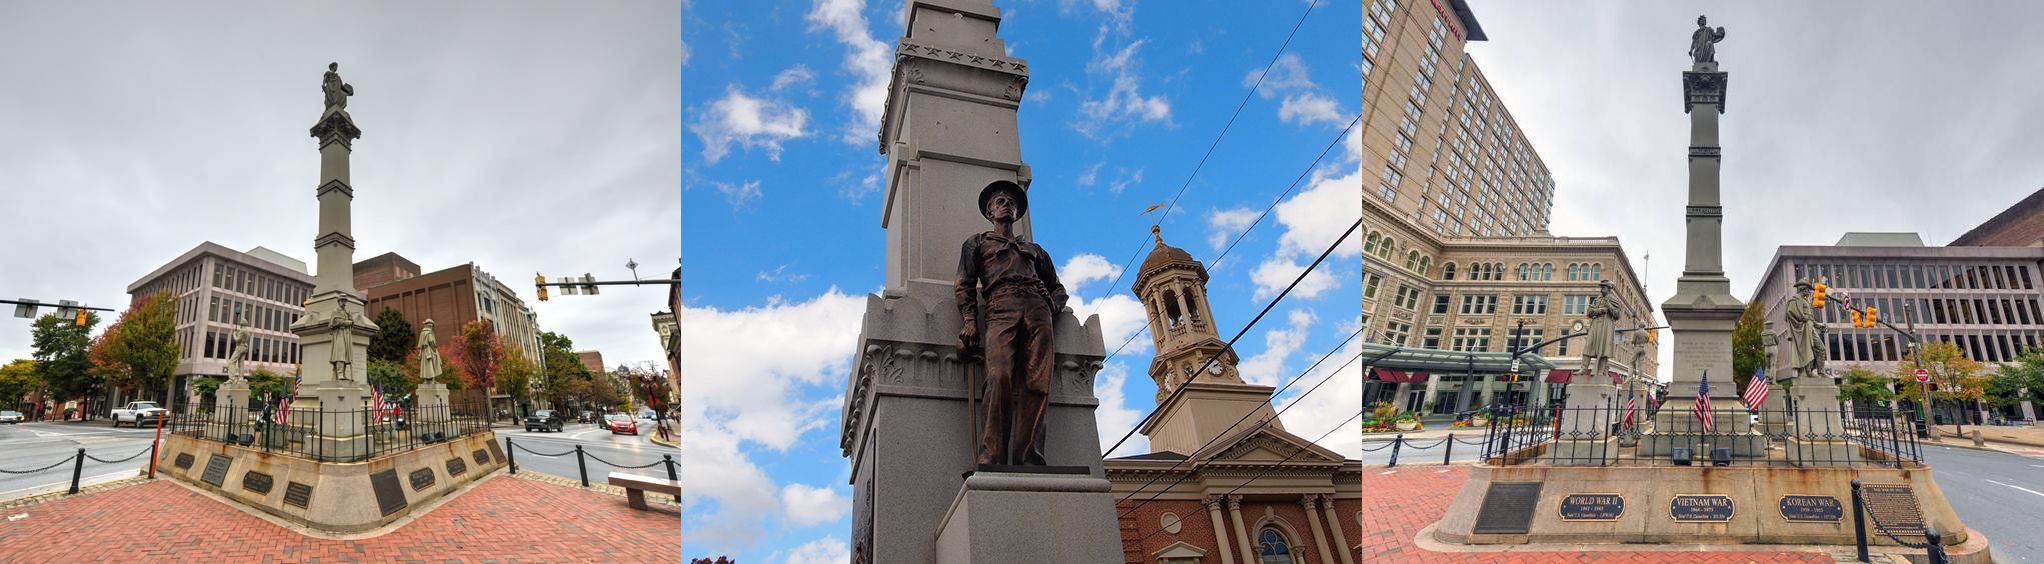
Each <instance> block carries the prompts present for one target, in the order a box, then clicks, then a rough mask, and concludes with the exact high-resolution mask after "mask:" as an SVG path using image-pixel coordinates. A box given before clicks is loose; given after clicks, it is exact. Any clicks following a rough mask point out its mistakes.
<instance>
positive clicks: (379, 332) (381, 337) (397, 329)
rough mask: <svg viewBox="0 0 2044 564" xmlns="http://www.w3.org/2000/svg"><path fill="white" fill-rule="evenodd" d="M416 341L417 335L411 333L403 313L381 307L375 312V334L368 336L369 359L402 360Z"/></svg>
mask: <svg viewBox="0 0 2044 564" xmlns="http://www.w3.org/2000/svg"><path fill="white" fill-rule="evenodd" d="M418 342H419V336H418V335H416V334H413V333H412V324H411V323H410V322H408V321H405V314H403V313H399V312H398V311H397V310H395V309H391V308H387V307H386V308H383V311H379V312H376V334H375V335H372V336H370V337H369V361H370V362H371V363H374V362H376V361H378V360H381V361H385V362H390V363H392V364H396V363H399V362H404V359H405V355H407V354H411V352H412V347H414V346H417V345H418Z"/></svg>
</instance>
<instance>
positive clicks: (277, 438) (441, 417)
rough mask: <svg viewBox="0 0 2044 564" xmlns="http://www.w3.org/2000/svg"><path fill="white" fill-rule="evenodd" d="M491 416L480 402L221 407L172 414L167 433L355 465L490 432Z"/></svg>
mask: <svg viewBox="0 0 2044 564" xmlns="http://www.w3.org/2000/svg"><path fill="white" fill-rule="evenodd" d="M350 407H353V406H350ZM488 416H489V404H488V403H487V402H479V401H462V402H457V403H452V404H447V405H429V406H424V407H413V406H403V405H392V406H390V407H387V408H384V409H371V408H368V407H362V408H351V409H335V408H329V407H326V406H320V407H291V408H288V409H271V408H248V407H241V406H225V407H218V406H216V407H214V408H212V409H210V410H203V411H202V410H184V411H176V412H173V415H172V417H171V420H170V422H169V423H168V425H167V426H166V427H165V429H164V430H165V431H166V432H169V433H174V434H178V435H184V436H187V437H194V438H199V439H205V440H212V441H220V442H224V443H231V444H237V445H241V446H244V447H248V448H254V449H260V450H262V451H264V452H272V453H278V454H287V455H291V456H297V457H300V458H307V459H312V460H322V461H331V462H353V461H360V460H368V459H371V458H375V457H378V456H382V455H385V454H389V453H393V452H401V451H405V450H410V449H415V448H418V447H420V446H423V445H430V444H436V443H443V442H447V441H450V440H454V439H458V438H462V437H466V436H469V435H474V434H478V433H482V432H486V431H489V430H490V421H489V418H488Z"/></svg>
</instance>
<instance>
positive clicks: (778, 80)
mask: <svg viewBox="0 0 2044 564" xmlns="http://www.w3.org/2000/svg"><path fill="white" fill-rule="evenodd" d="M815 79H816V74H815V73H812V72H809V66H808V65H795V66H793V67H789V68H788V70H784V71H781V72H780V74H776V75H774V85H773V86H769V87H767V89H768V90H780V89H782V88H787V87H790V86H798V85H802V84H806V83H808V82H809V81H811V80H815Z"/></svg>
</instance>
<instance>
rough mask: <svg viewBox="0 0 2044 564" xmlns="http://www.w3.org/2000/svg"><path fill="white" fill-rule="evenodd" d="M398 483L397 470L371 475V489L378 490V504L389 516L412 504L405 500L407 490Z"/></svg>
mask: <svg viewBox="0 0 2044 564" xmlns="http://www.w3.org/2000/svg"><path fill="white" fill-rule="evenodd" d="M403 487H404V486H400V485H398V483H397V470H384V471H382V472H377V473H375V474H370V475H369V489H371V490H375V491H376V506H377V508H378V509H381V510H383V514H384V515H386V516H388V515H390V514H392V513H397V512H398V511H399V510H402V509H404V508H405V507H407V506H409V505H410V502H407V501H405V491H404V489H402V488H403Z"/></svg>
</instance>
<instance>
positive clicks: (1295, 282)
mask: <svg viewBox="0 0 2044 564" xmlns="http://www.w3.org/2000/svg"><path fill="white" fill-rule="evenodd" d="M1362 226H1363V218H1361V217H1357V218H1356V222H1355V223H1351V224H1349V226H1348V230H1347V231H1343V232H1342V233H1341V238H1340V239H1335V240H1334V244H1332V245H1328V246H1327V250H1326V251H1322V252H1321V253H1320V256H1319V257H1318V258H1315V259H1313V264H1310V265H1306V269H1305V270H1302V271H1300V272H1299V276H1298V277H1297V278H1293V279H1292V283H1291V284H1286V285H1285V289H1284V291H1282V292H1278V295H1277V296H1276V297H1273V298H1271V300H1270V303H1268V304H1264V306H1263V311H1259V312H1256V317H1255V318H1252V319H1250V320H1249V324H1248V325H1244V326H1242V330H1241V331H1237V332H1235V336H1234V337H1230V338H1229V339H1228V343H1227V344H1225V345H1222V347H1221V350H1219V351H1216V352H1215V353H1214V355H1213V356H1210V357H1207V361H1206V363H1205V364H1202V365H1200V367H1199V370H1197V371H1194V372H1193V374H1192V376H1191V377H1188V378H1186V379H1185V383H1186V384H1190V383H1192V382H1193V381H1195V380H1198V379H1199V376H1200V375H1201V374H1205V373H1206V371H1207V368H1208V367H1210V366H1212V365H1213V364H1214V362H1216V361H1219V360H1220V359H1221V355H1223V354H1226V353H1227V352H1228V351H1230V350H1234V348H1235V341H1239V340H1242V336H1243V335H1247V334H1249V330H1250V329H1252V328H1254V327H1256V323H1257V322H1259V321H1263V316H1265V315H1269V314H1270V310H1272V309H1275V308H1277V305H1278V304H1279V303H1283V302H1284V301H1285V296H1289V295H1291V294H1292V289H1293V288H1297V287H1299V283H1300V282H1304V281H1305V280H1306V277H1307V276H1309V275H1312V274H1313V270H1314V269H1317V268H1320V263H1322V262H1326V261H1327V256H1328V255H1332V254H1334V250H1335V249H1339V248H1341V244H1342V243H1345V242H1347V241H1348V238H1349V236H1350V235H1354V234H1355V233H1356V229H1357V228H1360V227H1362ZM1183 393H1185V386H1183V385H1180V386H1179V387H1178V389H1175V390H1171V395H1170V396H1167V397H1165V398H1164V401H1160V402H1157V405H1158V406H1159V408H1160V409H1161V408H1162V406H1164V405H1165V404H1168V403H1170V402H1171V400H1172V399H1174V398H1177V397H1178V396H1179V394H1183ZM1160 409H1153V410H1150V413H1149V414H1148V415H1144V416H1143V420H1142V421H1138V422H1136V426H1135V427H1134V428H1131V429H1129V430H1128V432H1127V433H1124V434H1122V436H1121V440H1118V441H1115V442H1114V446H1111V447H1108V448H1107V449H1106V450H1105V451H1103V452H1107V453H1112V452H1114V449H1118V448H1121V445H1122V443H1125V442H1128V439H1129V437H1133V436H1135V434H1136V431H1137V430H1138V429H1142V428H1143V425H1148V424H1149V423H1150V420H1151V419H1154V418H1156V417H1157V413H1158V412H1159V411H1160Z"/></svg>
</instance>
